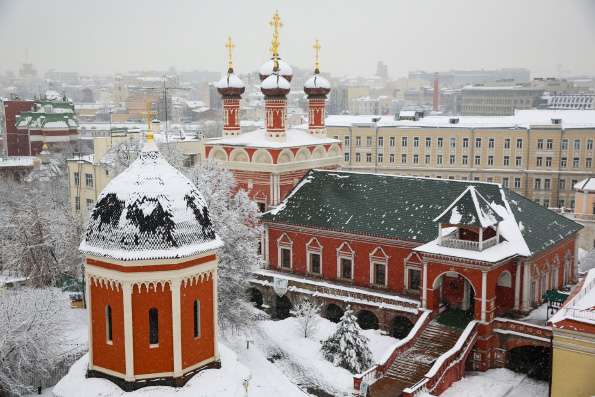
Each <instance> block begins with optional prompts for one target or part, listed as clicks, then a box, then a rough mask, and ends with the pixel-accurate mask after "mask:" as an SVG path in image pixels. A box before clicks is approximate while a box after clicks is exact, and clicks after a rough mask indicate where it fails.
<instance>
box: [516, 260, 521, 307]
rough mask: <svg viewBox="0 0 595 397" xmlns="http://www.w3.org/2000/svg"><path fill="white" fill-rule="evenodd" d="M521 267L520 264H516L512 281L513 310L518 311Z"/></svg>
mask: <svg viewBox="0 0 595 397" xmlns="http://www.w3.org/2000/svg"><path fill="white" fill-rule="evenodd" d="M522 270H523V265H522V264H521V263H517V264H516V276H515V279H514V310H519V307H520V303H521V302H520V300H521V271H522Z"/></svg>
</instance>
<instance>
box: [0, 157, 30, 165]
mask: <svg viewBox="0 0 595 397" xmlns="http://www.w3.org/2000/svg"><path fill="white" fill-rule="evenodd" d="M34 163H35V156H9V157H0V167H33V164H34Z"/></svg>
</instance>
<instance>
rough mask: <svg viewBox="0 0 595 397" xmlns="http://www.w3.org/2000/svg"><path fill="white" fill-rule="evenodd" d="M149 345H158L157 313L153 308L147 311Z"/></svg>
mask: <svg viewBox="0 0 595 397" xmlns="http://www.w3.org/2000/svg"><path fill="white" fill-rule="evenodd" d="M149 344H150V345H157V344H159V312H158V311H157V309H155V308H154V307H153V308H151V309H149Z"/></svg>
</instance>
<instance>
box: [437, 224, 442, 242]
mask: <svg viewBox="0 0 595 397" xmlns="http://www.w3.org/2000/svg"><path fill="white" fill-rule="evenodd" d="M438 244H442V223H439V224H438Z"/></svg>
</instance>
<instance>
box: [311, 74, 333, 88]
mask: <svg viewBox="0 0 595 397" xmlns="http://www.w3.org/2000/svg"><path fill="white" fill-rule="evenodd" d="M304 88H331V84H330V83H329V82H328V80H327V79H325V78H324V77H322V76H321V75H319V74H315V75H314V76H312V77H310V78H309V79H308V80H306V82H305V83H304Z"/></svg>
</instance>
